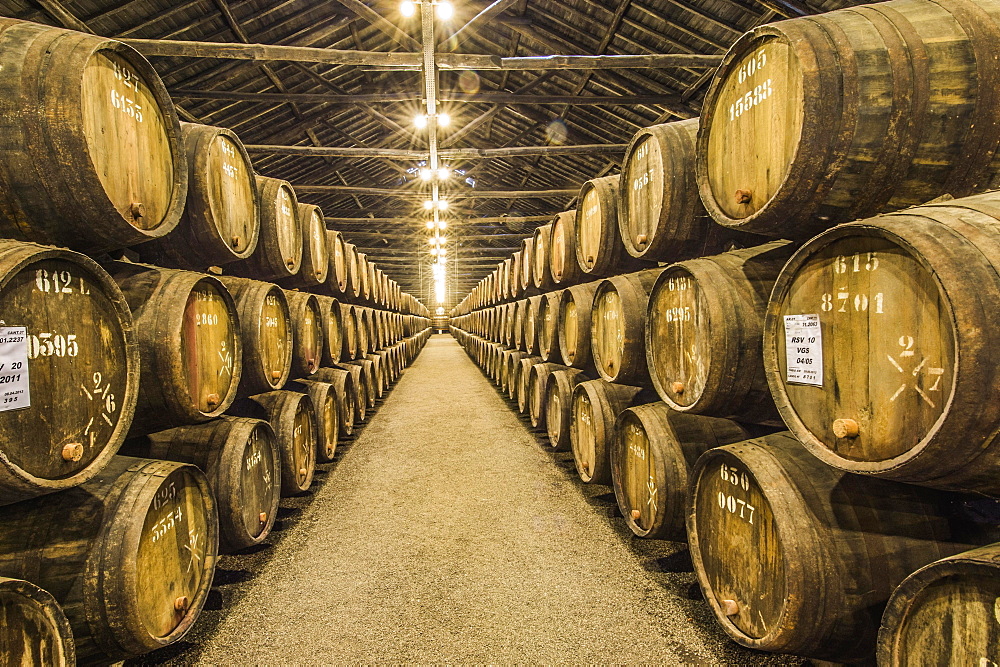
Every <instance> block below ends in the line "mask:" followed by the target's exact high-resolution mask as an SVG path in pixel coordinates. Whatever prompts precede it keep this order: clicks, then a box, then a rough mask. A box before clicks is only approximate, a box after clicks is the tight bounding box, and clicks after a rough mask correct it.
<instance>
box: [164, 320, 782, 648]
mask: <svg viewBox="0 0 1000 667" xmlns="http://www.w3.org/2000/svg"><path fill="white" fill-rule="evenodd" d="M569 465H570V464H569V463H568V459H567V458H566V456H561V457H557V459H556V461H555V462H553V456H552V455H551V454H550V453H548V452H546V451H544V450H543V449H542V447H540V446H539V444H538V442H537V441H536V439H535V437H534V436H533V435H532V434H531V433H529V431H528V430H527V429H526V428H525V425H524V423H522V422H521V421H520V420H519V418H518V417H517V415H515V414H514V413H513V412H511V411H510V410H509V409H508V407H507V406H506V405H505V403H504V401H503V399H502V398H501V397H500V395H499V394H498V393H497V392H496V391H495V390H494V389H493V387H492V386H491V385H490V383H489V382H488V381H487V380H486V379H484V377H483V375H482V374H481V373H480V372H479V371H478V369H477V368H476V367H475V366H474V365H473V364H472V363H471V362H470V361H469V359H468V358H467V357H466V356H465V354H464V353H463V352H462V350H461V348H460V347H459V346H458V344H457V343H456V342H455V341H454V340H453V339H451V338H450V337H444V336H435V337H433V338H432V339H431V340H430V341H429V343H428V345H427V347H426V348H425V350H424V351H423V353H422V354H421V355H420V358H419V359H418V360H417V362H416V363H415V364H414V365H413V366H412V367H411V368H410V369H409V370H407V371H406V372H405V374H404V376H403V378H402V379H401V380H400V381H399V383H398V384H397V385H396V387H395V388H394V389H393V391H392V393H391V394H390V395H389V397H388V399H387V400H386V402H385V403H384V404H383V405H382V406H381V407H380V409H379V410H378V411H377V413H376V414H375V415H374V418H373V419H372V420H371V422H370V423H369V424H368V425H367V426H365V428H364V430H363V432H362V434H361V436H360V437H359V438H358V439H357V441H356V442H354V443H353V445H351V447H350V449H349V450H348V451H347V452H346V454H345V455H344V456H343V458H342V459H341V460H340V461H339V462H338V463H337V464H336V467H335V469H334V470H333V471H332V472H330V473H329V475H327V477H328V479H327V480H326V482H325V484H324V485H323V486H322V488H320V490H319V491H318V492H317V493H316V495H315V497H313V498H312V499H311V500H310V501H309V502H308V503H301V504H300V507H302V511H301V512H300V513H298V514H297V516H295V517H294V521H291V520H289V519H291V518H292V517H291V516H290V514H295V513H296V511H295V510H288V509H286V515H289V516H288V517H287V518H286V519H285V523H286V524H287V525H286V527H285V529H284V530H283V531H282V532H283V536H282V538H281V539H280V541H279V543H278V544H277V546H275V547H273V548H272V549H270V553H267V554H266V562H264V563H263V564H262V565H261V566H260V567H259V569H258V571H256V572H252V570H254V569H257V568H254V567H250V568H247V567H246V565H245V564H244V565H241V562H242V561H240V557H227V558H225V559H223V562H222V570H220V577H219V578H217V581H219V582H220V583H221V584H222V586H221V587H220V590H221V592H220V594H219V595H218V596H217V600H216V605H215V606H216V607H217V609H216V610H215V611H209V612H206V614H207V617H208V618H209V619H210V620H209V621H206V623H207V624H208V625H207V626H205V627H202V628H201V629H199V630H197V631H196V633H195V634H194V635H193V636H192V637H191V638H190V643H189V646H188V648H187V650H185V651H183V652H179V651H177V652H174V656H173V659H172V660H171V662H173V663H174V664H182V663H183V664H191V663H195V662H197V663H199V664H218V665H231V664H254V665H258V664H259V665H265V664H267V665H280V664H331V663H337V664H342V663H359V662H363V663H383V662H453V663H469V662H477V663H482V662H493V663H512V662H547V663H548V662H588V663H636V662H645V663H656V664H678V663H692V662H698V663H704V662H713V663H716V664H718V663H736V662H738V663H742V664H748V663H751V662H753V663H764V662H767V663H775V662H777V660H776V659H775V658H773V657H769V656H764V655H762V654H757V653H752V652H749V651H744V650H742V649H740V648H739V647H736V646H735V645H734V644H731V643H730V642H728V641H727V640H726V639H724V638H723V636H722V635H721V633H719V632H718V631H717V630H716V629H715V627H714V624H713V622H712V621H711V620H710V618H709V612H708V608H707V606H706V605H705V604H704V602H702V601H700V600H697V597H698V595H697V594H696V593H694V592H692V587H693V582H694V577H693V575H692V574H691V573H690V572H689V571H685V569H686V568H685V564H686V563H685V561H686V551H685V550H684V548H683V545H674V544H670V543H663V542H658V543H640V542H639V541H638V540H634V539H631V538H630V537H629V536H628V535H627V534H626V533H625V531H624V530H623V527H624V522H623V521H621V519H619V518H615V517H614V507H613V503H614V499H613V496H610V497H609V495H608V493H607V491H608V490H607V489H606V488H600V489H592V488H588V487H584V486H583V485H580V484H576V483H574V481H573V479H574V478H573V475H571V474H570V473H569V467H568V466H569ZM243 558H246V557H243ZM260 558H261V555H260V554H258V555H257V556H251V557H250V559H251V560H253V559H258V560H259V559H260ZM686 565H687V567H689V562H688V563H687V564H686ZM678 570H679V571H678ZM227 580H228V581H227ZM694 589H696V586H694ZM213 618H214V620H211V619H213ZM692 619H694V620H692ZM172 652H173V651H172ZM178 653H179V655H178Z"/></svg>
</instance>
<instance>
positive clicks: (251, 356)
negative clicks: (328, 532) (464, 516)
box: [0, 19, 429, 664]
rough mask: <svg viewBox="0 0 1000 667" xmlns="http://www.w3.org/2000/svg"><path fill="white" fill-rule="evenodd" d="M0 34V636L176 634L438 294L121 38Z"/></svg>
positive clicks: (102, 639) (22, 660) (410, 350)
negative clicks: (260, 165)
mask: <svg viewBox="0 0 1000 667" xmlns="http://www.w3.org/2000/svg"><path fill="white" fill-rule="evenodd" d="M0 43H2V45H3V48H2V49H0V54H2V55H0V85H2V86H3V88H4V89H5V90H6V91H7V94H5V95H3V96H2V98H3V99H2V100H0V108H2V112H0V117H3V118H4V119H5V121H4V122H5V126H4V132H3V133H2V134H3V137H4V139H3V141H4V151H3V154H2V155H0V236H3V237H6V238H3V239H0V313H2V315H0V318H2V320H0V506H2V507H0V618H2V619H3V622H2V623H0V652H2V653H4V657H5V658H11V656H13V658H12V659H13V662H14V663H16V664H73V663H74V662H75V660H76V658H77V657H79V658H80V659H81V660H86V661H88V662H94V661H98V662H107V661H109V660H110V661H113V660H119V659H123V658H127V657H130V656H136V655H140V654H143V653H147V652H149V651H151V650H154V649H156V648H159V647H162V646H166V645H168V644H170V643H173V642H175V641H177V640H178V639H180V638H181V637H182V636H184V634H185V633H186V632H187V631H188V630H189V629H190V628H191V626H192V624H193V623H194V622H195V620H196V619H197V617H198V614H199V612H200V611H201V609H202V607H203V605H204V604H205V600H206V598H207V595H208V591H209V588H210V586H211V583H212V578H213V573H214V569H215V562H216V558H217V555H218V553H219V552H220V550H221V551H225V552H231V551H239V550H241V549H244V548H246V547H249V546H253V545H255V544H257V543H259V542H261V541H262V540H264V539H265V538H266V537H267V536H268V533H269V532H270V530H271V527H272V525H273V523H274V519H275V514H276V510H277V506H278V500H279V496H281V495H290V494H295V493H300V492H302V491H303V490H305V489H306V488H308V486H309V483H310V481H311V479H312V476H313V470H314V468H315V465H316V464H317V463H322V462H329V461H331V460H332V459H333V456H334V454H335V448H336V446H337V444H338V442H339V441H342V440H343V439H344V438H346V437H347V436H349V435H350V434H351V433H352V432H353V429H354V428H355V425H356V424H358V423H359V422H361V421H364V420H365V419H366V418H367V416H368V415H369V414H370V411H371V409H372V408H374V407H375V405H376V404H377V400H378V398H379V397H380V396H382V395H383V394H384V392H385V391H386V390H388V388H389V387H390V386H391V385H392V383H393V381H394V380H395V379H397V378H398V377H399V375H400V373H401V372H402V370H403V368H404V367H405V366H406V365H408V364H409V363H410V362H411V361H412V360H413V359H414V358H415V357H416V355H417V354H418V353H419V351H420V349H421V347H422V346H423V344H424V341H425V340H426V338H427V336H428V335H429V329H428V326H429V320H428V318H427V315H428V312H427V310H426V308H424V306H423V305H422V304H421V303H420V302H419V301H418V300H416V299H415V298H413V297H412V296H410V295H408V294H406V293H404V292H402V291H401V290H400V288H399V285H398V284H397V283H395V282H394V281H393V280H391V279H390V278H389V277H388V276H387V275H385V274H384V273H383V272H382V271H381V270H380V269H379V268H378V267H377V266H376V265H375V263H374V262H372V261H370V260H369V259H368V258H367V257H366V256H365V255H364V254H363V253H359V252H357V250H356V249H355V248H354V246H352V245H351V244H349V243H346V242H345V241H344V239H343V237H342V236H341V235H340V234H339V233H337V232H333V231H329V230H327V229H326V225H325V222H324V220H323V215H322V211H321V210H320V209H319V208H318V207H316V206H313V205H310V204H305V203H299V202H298V201H297V200H296V197H295V193H294V191H293V190H292V188H291V186H290V185H289V184H288V183H286V182H284V181H280V180H277V179H273V178H265V177H262V176H258V175H256V174H254V172H253V169H252V165H251V164H250V161H249V159H248V157H247V154H246V151H245V149H244V148H243V145H242V144H241V143H240V141H239V139H238V137H236V135H235V134H233V133H232V132H230V131H228V130H225V129H223V128H216V127H209V126H204V125H197V124H181V123H179V122H178V120H177V116H176V113H175V110H174V108H173V105H172V104H171V102H170V99H169V97H168V96H167V94H166V91H165V89H164V87H163V85H162V83H161V82H160V80H159V78H158V77H157V76H156V73H155V72H154V71H153V69H152V68H151V67H150V66H149V64H148V63H147V62H146V61H145V60H144V59H143V58H142V57H141V56H140V55H139V54H138V53H136V52H135V51H134V50H132V49H131V48H129V47H128V46H125V45H123V44H121V43H118V42H114V41H111V40H106V39H102V38H99V37H95V36H93V35H87V34H82V33H76V32H73V31H67V30H61V29H55V28H51V27H48V26H42V25H37V24H33V23H28V22H23V21H16V20H12V19H0ZM53 109H58V110H59V113H53V112H52V110H53ZM83 253H86V254H83ZM88 255H89V256H88ZM9 661H10V660H7V661H6V662H9ZM0 662H5V661H4V660H0Z"/></svg>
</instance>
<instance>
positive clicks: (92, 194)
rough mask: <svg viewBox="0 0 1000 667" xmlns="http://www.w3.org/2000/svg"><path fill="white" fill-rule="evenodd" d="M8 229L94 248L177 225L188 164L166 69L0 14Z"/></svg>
mask: <svg viewBox="0 0 1000 667" xmlns="http://www.w3.org/2000/svg"><path fill="white" fill-rule="evenodd" d="M0 53H3V57H2V58H0V90H2V91H3V94H2V95H0V118H2V119H3V129H2V131H0V136H3V150H2V152H0V154H2V155H3V159H2V160H0V182H3V184H4V187H3V195H2V196H0V236H5V237H8V238H14V239H20V240H28V241H37V242H39V243H49V244H52V245H58V246H68V247H72V248H75V249H77V250H85V251H88V252H97V251H101V250H111V249H115V248H124V247H125V246H129V245H134V244H137V243H142V242H143V241H148V240H150V239H154V238H157V237H160V236H163V235H164V234H167V233H169V232H170V231H171V230H172V229H174V227H176V226H177V222H178V220H179V219H180V216H181V211H182V210H183V208H184V200H185V197H186V196H187V189H188V168H187V161H186V158H185V151H184V146H183V143H182V141H181V132H180V125H179V123H178V121H177V114H176V113H175V111H174V106H173V103H172V102H171V100H170V96H169V95H168V94H167V91H166V89H165V88H164V87H163V83H162V82H161V81H160V77H159V76H158V75H157V74H156V72H155V71H154V70H153V68H152V66H151V65H150V64H149V62H147V61H146V59H145V58H143V57H142V56H141V55H139V53H138V52H136V51H135V50H134V49H133V48H131V47H129V46H127V45H125V44H122V43H121V42H116V41H114V40H110V39H104V38H103V37H97V36H96V35H88V34H83V33H79V32H74V31H70V30H62V29H60V28H52V27H50V26H45V25H39V24H37V23H28V22H26V21H18V20H15V19H6V18H5V19H2V20H0Z"/></svg>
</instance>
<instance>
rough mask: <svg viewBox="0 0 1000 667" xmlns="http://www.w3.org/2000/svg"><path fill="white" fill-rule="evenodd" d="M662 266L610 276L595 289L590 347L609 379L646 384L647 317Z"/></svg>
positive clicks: (601, 374) (595, 361) (647, 381)
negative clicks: (650, 298)
mask: <svg viewBox="0 0 1000 667" xmlns="http://www.w3.org/2000/svg"><path fill="white" fill-rule="evenodd" d="M662 272H663V269H646V270H644V271H637V272H635V273H627V274H624V275H621V276H615V277H613V278H608V279H606V280H604V281H602V282H601V283H600V285H598V287H597V291H596V292H595V293H594V304H593V313H592V315H591V322H590V347H591V354H593V356H594V365H595V367H596V368H597V372H598V373H599V374H600V376H601V377H602V378H604V379H605V380H607V381H608V382H622V383H624V384H636V385H640V386H647V385H648V384H650V379H649V369H648V368H647V367H646V353H645V340H646V337H645V321H646V308H647V302H648V300H649V291H650V290H651V289H652V287H653V284H654V283H655V282H656V278H657V277H658V276H659V275H660V273H662Z"/></svg>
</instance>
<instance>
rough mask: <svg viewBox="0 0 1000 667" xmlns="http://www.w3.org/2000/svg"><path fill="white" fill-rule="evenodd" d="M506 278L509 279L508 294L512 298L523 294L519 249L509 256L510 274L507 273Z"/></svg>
mask: <svg viewBox="0 0 1000 667" xmlns="http://www.w3.org/2000/svg"><path fill="white" fill-rule="evenodd" d="M507 278H508V280H510V296H511V298H513V299H518V298H520V297H522V296H525V294H524V291H523V290H522V289H521V251H520V250H515V251H514V252H513V253H511V256H510V274H509V275H508V277H507Z"/></svg>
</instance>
